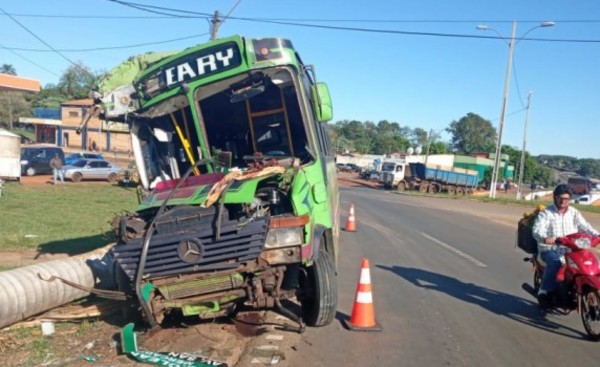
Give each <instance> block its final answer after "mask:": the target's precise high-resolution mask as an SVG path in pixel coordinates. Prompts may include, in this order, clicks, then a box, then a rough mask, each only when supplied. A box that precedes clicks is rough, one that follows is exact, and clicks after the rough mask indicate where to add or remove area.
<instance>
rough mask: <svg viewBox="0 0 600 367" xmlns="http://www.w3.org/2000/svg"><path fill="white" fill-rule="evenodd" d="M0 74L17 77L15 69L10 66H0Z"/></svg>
mask: <svg viewBox="0 0 600 367" xmlns="http://www.w3.org/2000/svg"><path fill="white" fill-rule="evenodd" d="M0 73H1V74H8V75H17V69H15V67H14V66H12V65H11V64H2V66H0Z"/></svg>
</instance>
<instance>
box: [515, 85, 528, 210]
mask: <svg viewBox="0 0 600 367" xmlns="http://www.w3.org/2000/svg"><path fill="white" fill-rule="evenodd" d="M531 94H532V93H531V91H529V94H528V95H527V110H526V112H525V128H524V129H523V149H522V150H521V164H520V165H519V187H517V200H521V188H522V187H523V170H524V167H525V148H526V147H527V123H528V121H529V107H530V106H531Z"/></svg>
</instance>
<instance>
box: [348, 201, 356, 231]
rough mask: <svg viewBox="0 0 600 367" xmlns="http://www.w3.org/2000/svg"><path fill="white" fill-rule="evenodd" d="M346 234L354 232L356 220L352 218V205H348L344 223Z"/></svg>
mask: <svg viewBox="0 0 600 367" xmlns="http://www.w3.org/2000/svg"><path fill="white" fill-rule="evenodd" d="M346 232H356V220H355V218H354V204H350V211H349V212H348V220H347V221H346Z"/></svg>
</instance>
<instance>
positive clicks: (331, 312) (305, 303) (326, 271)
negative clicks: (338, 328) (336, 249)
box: [300, 250, 337, 326]
mask: <svg viewBox="0 0 600 367" xmlns="http://www.w3.org/2000/svg"><path fill="white" fill-rule="evenodd" d="M305 270H306V271H304V272H301V274H304V276H302V277H301V279H300V288H301V289H305V290H306V291H307V293H306V297H303V299H301V300H300V304H301V305H302V314H303V317H302V318H303V320H304V321H305V322H306V325H308V326H325V325H329V324H330V323H331V321H333V318H334V316H335V313H336V309H337V279H336V275H335V270H334V268H333V263H332V262H331V256H330V255H329V253H327V252H325V251H324V250H321V251H320V252H319V257H318V258H317V260H315V262H314V263H313V265H312V266H310V267H308V268H306V269H305Z"/></svg>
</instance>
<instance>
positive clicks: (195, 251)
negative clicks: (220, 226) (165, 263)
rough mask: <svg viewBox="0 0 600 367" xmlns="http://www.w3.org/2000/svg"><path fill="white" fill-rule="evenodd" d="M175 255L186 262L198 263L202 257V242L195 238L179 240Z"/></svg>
mask: <svg viewBox="0 0 600 367" xmlns="http://www.w3.org/2000/svg"><path fill="white" fill-rule="evenodd" d="M177 255H179V258H181V260H183V261H184V262H186V263H192V264H195V263H198V262H199V261H200V259H201V258H202V244H201V243H200V241H198V240H197V239H192V240H183V241H181V242H179V246H178V247H177Z"/></svg>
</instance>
